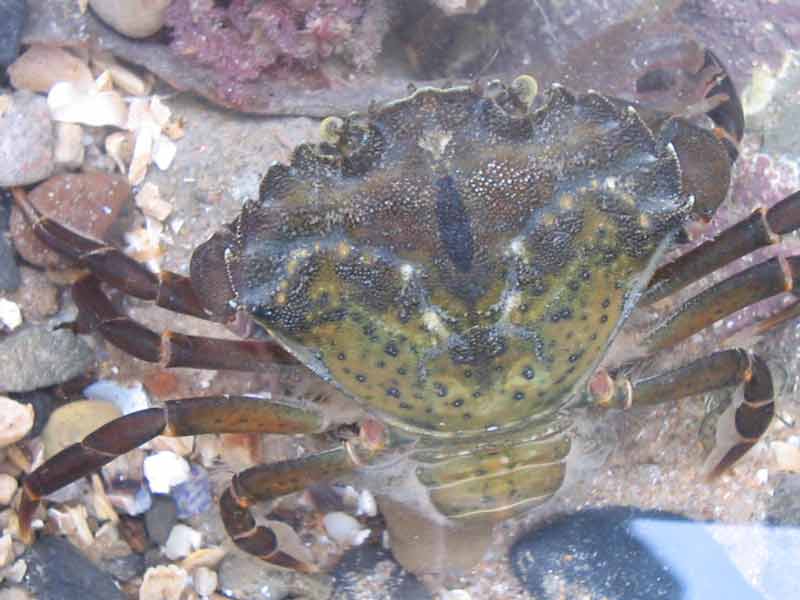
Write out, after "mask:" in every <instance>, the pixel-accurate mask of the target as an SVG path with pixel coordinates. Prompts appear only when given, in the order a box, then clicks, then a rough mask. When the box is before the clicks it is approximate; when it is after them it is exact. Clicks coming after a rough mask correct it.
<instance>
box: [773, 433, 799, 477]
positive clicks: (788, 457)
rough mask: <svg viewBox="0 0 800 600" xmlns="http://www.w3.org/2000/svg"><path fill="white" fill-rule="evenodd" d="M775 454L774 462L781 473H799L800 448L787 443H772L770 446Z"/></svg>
mask: <svg viewBox="0 0 800 600" xmlns="http://www.w3.org/2000/svg"><path fill="white" fill-rule="evenodd" d="M770 447H771V448H772V452H773V453H774V454H775V462H776V463H777V464H778V468H779V469H780V470H781V471H789V472H790V473H800V448H798V447H797V446H793V445H792V444H789V443H787V442H777V441H776V442H772V444H770Z"/></svg>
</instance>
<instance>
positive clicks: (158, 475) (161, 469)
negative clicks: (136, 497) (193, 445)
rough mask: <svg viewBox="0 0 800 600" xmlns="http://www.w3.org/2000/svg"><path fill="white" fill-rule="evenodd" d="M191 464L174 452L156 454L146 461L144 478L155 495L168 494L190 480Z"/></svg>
mask: <svg viewBox="0 0 800 600" xmlns="http://www.w3.org/2000/svg"><path fill="white" fill-rule="evenodd" d="M189 473H190V469H189V463H188V462H186V459H185V458H183V457H181V456H178V455H177V454H175V453H174V452H156V453H155V454H151V455H150V456H148V457H147V458H145V459H144V476H145V478H146V479H147V483H148V485H149V486H150V491H152V492H153V493H154V494H168V493H169V491H170V490H171V489H172V488H173V487H174V486H176V485H179V484H181V483H183V482H184V481H186V480H187V479H189Z"/></svg>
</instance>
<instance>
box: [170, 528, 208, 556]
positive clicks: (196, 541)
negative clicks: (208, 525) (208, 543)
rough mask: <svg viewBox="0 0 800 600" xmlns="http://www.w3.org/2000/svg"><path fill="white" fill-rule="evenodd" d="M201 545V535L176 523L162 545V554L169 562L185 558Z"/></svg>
mask: <svg viewBox="0 0 800 600" xmlns="http://www.w3.org/2000/svg"><path fill="white" fill-rule="evenodd" d="M202 543H203V534H202V533H200V532H199V531H197V530H196V529H192V528H191V527H189V526H188V525H184V524H183V523H178V524H177V525H175V526H174V527H173V528H172V531H170V532H169V537H168V538H167V541H166V542H165V543H164V554H165V555H166V556H167V558H168V559H170V560H179V559H181V558H186V557H187V556H189V555H190V554H191V553H192V552H193V551H195V550H197V549H198V548H199V547H200V545H201V544H202Z"/></svg>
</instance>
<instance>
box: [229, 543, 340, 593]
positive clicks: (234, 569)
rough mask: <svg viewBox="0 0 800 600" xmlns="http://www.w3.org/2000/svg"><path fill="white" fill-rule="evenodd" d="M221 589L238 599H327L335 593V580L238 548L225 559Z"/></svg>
mask: <svg viewBox="0 0 800 600" xmlns="http://www.w3.org/2000/svg"><path fill="white" fill-rule="evenodd" d="M218 574H219V587H218V588H217V589H219V590H221V591H223V592H224V593H226V594H228V595H232V596H233V597H234V598H237V599H238V600H264V599H265V598H270V599H271V600H283V599H284V598H302V599H303V600H327V599H328V598H330V597H331V580H330V578H329V577H327V576H325V575H316V576H315V575H303V574H302V573H296V572H294V571H287V570H285V569H280V568H278V567H272V566H270V565H269V564H267V563H265V562H264V561H262V560H260V559H258V558H255V557H252V556H248V555H247V554H245V553H243V552H240V551H238V550H235V551H232V552H231V553H229V554H228V555H227V556H226V557H225V560H223V561H222V564H221V565H220V568H219V571H218Z"/></svg>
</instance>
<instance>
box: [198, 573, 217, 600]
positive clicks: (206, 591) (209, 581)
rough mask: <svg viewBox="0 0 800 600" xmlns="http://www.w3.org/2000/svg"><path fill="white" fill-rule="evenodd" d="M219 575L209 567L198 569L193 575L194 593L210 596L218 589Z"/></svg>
mask: <svg viewBox="0 0 800 600" xmlns="http://www.w3.org/2000/svg"><path fill="white" fill-rule="evenodd" d="M217 583H218V577H217V574H216V573H215V572H214V571H212V570H211V569H209V568H207V567H200V568H198V569H197V570H196V571H195V572H194V574H193V575H192V586H193V587H194V591H195V592H197V593H198V594H200V595H201V596H210V595H211V594H213V593H214V590H216V589H217Z"/></svg>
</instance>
